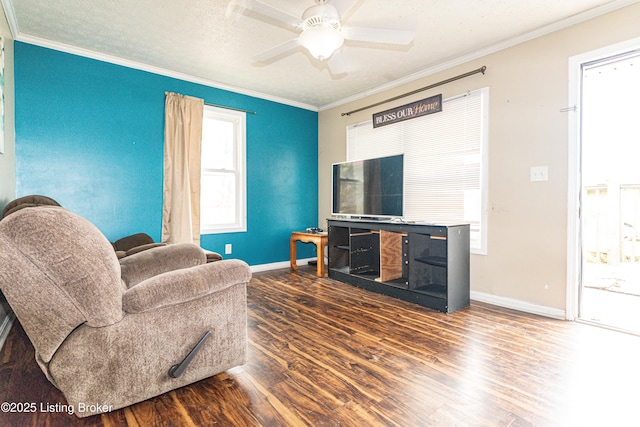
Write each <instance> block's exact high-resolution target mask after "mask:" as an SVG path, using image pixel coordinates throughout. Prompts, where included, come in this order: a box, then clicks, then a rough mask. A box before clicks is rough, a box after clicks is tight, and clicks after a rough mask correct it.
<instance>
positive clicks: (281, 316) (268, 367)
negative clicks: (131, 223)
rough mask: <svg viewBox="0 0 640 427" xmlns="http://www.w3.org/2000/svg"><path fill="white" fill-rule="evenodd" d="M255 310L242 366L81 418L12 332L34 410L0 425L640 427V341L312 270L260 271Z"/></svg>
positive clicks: (2, 391)
mask: <svg viewBox="0 0 640 427" xmlns="http://www.w3.org/2000/svg"><path fill="white" fill-rule="evenodd" d="M248 307H249V362H248V363H247V364H246V365H244V366H242V367H238V368H235V369H233V370H231V371H229V372H226V373H222V374H220V375H217V376H215V377H212V378H209V379H206V380H203V381H200V382H198V383H196V384H194V385H191V386H187V387H184V388H182V389H179V390H175V391H172V392H169V393H166V394H164V395H162V396H159V397H157V398H154V399H150V400H148V401H146V402H142V403H139V404H137V405H133V406H130V407H128V408H124V409H121V410H117V411H114V412H112V413H109V414H103V415H97V416H93V417H89V418H85V419H79V418H77V417H76V416H75V415H69V414H67V413H64V412H56V411H55V405H56V404H61V405H62V404H65V403H66V402H65V400H64V397H63V396H62V394H61V393H60V392H59V391H57V390H56V389H55V388H54V387H53V386H52V385H51V384H49V382H48V381H47V380H46V379H45V377H44V375H43V374H42V372H41V371H40V370H39V368H38V367H37V365H36V362H35V361H34V359H33V348H32V347H31V344H30V343H29V341H28V339H27V338H26V336H25V334H24V332H23V330H22V328H21V327H20V326H19V323H18V322H16V323H15V324H14V328H13V330H12V331H11V333H10V334H9V336H8V338H7V341H6V343H5V346H4V348H3V349H2V351H1V352H0V402H5V401H6V402H24V403H35V404H36V405H37V407H38V409H37V410H36V411H35V412H33V413H7V412H0V425H1V426H29V425H31V426H40V425H42V426H45V425H51V426H75V425H87V426H155V425H158V426H212V425H215V426H357V427H362V426H403V427H405V426H454V425H455V426H589V425H594V426H604V425H640V410H638V409H637V408H638V402H637V396H638V388H639V387H640V337H637V336H633V335H626V334H622V333H619V332H615V331H610V330H606V329H600V328H595V327H593V326H589V325H584V324H579V323H573V322H564V321H557V320H552V319H547V318H542V317H537V316H533V315H528V314H524V313H519V312H515V311H510V310H506V309H501V308H497V307H494V306H490V305H485V304H479V303H472V305H471V307H469V308H465V309H463V310H460V311H457V312H455V313H452V314H449V315H447V314H442V313H439V312H436V311H433V310H430V309H428V308H425V307H421V306H417V305H414V304H411V303H408V302H403V301H399V300H396V299H393V298H390V297H387V296H384V295H378V294H375V293H372V292H369V291H366V290H362V289H358V288H355V287H352V286H350V285H347V284H343V283H340V282H336V281H333V280H331V279H328V278H317V277H316V276H315V271H314V270H313V269H311V268H309V267H307V266H301V267H300V269H299V270H298V271H297V272H295V273H292V272H290V271H289V270H288V269H286V270H277V271H272V272H265V273H258V274H255V275H254V278H253V279H252V281H251V283H250V284H249V286H248ZM41 408H44V409H45V411H43V410H41ZM46 408H51V410H52V411H53V412H46Z"/></svg>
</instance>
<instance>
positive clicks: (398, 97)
mask: <svg viewBox="0 0 640 427" xmlns="http://www.w3.org/2000/svg"><path fill="white" fill-rule="evenodd" d="M486 70H487V67H486V66H484V65H483V66H482V67H480V68H478V69H477V70H473V71H469V72H468V73H464V74H460V75H459V76H455V77H451V78H450V79H446V80H442V81H440V82H438V83H434V84H432V85H429V86H425V87H423V88H420V89H416V90H414V91H411V92H407V93H405V94H403V95H398V96H394V97H393V98H389V99H385V100H384V101H380V102H376V103H375V104H371V105H367V106H366V107H362V108H358V109H356V110H353V111H349V112H348V113H342V114H341V115H342V116H350V115H351V114H353V113H358V112H360V111H363V110H368V109H369V108H373V107H377V106H378V105H382V104H386V103H387V102H391V101H395V100H397V99H400V98H404V97H406V96H411V95H415V94H416V93H419V92H422V91H425V90H428V89H433V88H434V87H438V86H442V85H445V84H447V83H451V82H454V81H456V80H460V79H463V78H465V77H469V76H472V75H474V74H478V73H482V74H484V72H485V71H486Z"/></svg>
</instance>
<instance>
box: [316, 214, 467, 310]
mask: <svg viewBox="0 0 640 427" xmlns="http://www.w3.org/2000/svg"><path fill="white" fill-rule="evenodd" d="M328 222H329V277H330V278H332V279H336V280H340V281H341V282H345V283H349V284H351V285H354V286H358V287H361V288H365V289H368V290H370V291H374V292H379V293H382V294H385V295H389V296H393V297H396V298H400V299H403V300H405V301H410V302H414V303H416V304H420V305H423V306H425V307H430V308H433V309H436V310H439V311H443V312H445V313H452V312H454V311H456V310H458V309H460V308H463V307H466V306H468V305H469V225H468V224H460V225H436V224H425V223H398V222H391V221H369V220H340V219H329V220H328Z"/></svg>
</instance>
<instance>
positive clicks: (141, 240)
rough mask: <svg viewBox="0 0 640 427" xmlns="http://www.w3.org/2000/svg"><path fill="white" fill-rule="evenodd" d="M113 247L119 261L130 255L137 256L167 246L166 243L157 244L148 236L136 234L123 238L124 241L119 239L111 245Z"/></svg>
mask: <svg viewBox="0 0 640 427" xmlns="http://www.w3.org/2000/svg"><path fill="white" fill-rule="evenodd" d="M111 245H112V246H113V249H114V250H115V251H116V255H117V257H118V259H120V258H124V257H126V256H129V255H133V254H137V253H138V252H142V251H146V250H147V249H153V248H157V247H158V246H165V245H166V243H155V242H154V241H153V239H152V238H151V236H149V235H148V234H146V233H136V234H132V235H130V236H126V237H123V238H122V239H118V240H116V241H115V242H113V243H111Z"/></svg>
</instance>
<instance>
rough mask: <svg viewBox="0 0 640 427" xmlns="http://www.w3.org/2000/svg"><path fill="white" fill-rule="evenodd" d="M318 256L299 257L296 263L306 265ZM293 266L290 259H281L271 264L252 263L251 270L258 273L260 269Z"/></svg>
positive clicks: (266, 269) (267, 269)
mask: <svg viewBox="0 0 640 427" xmlns="http://www.w3.org/2000/svg"><path fill="white" fill-rule="evenodd" d="M315 260H316V258H304V259H299V260H297V261H296V264H297V265H298V266H300V265H306V264H308V263H309V261H315ZM290 266H291V264H290V262H289V261H280V262H272V263H271V264H259V265H252V266H251V272H252V273H257V272H259V271H269V270H278V269H280V268H289V267H290Z"/></svg>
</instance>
